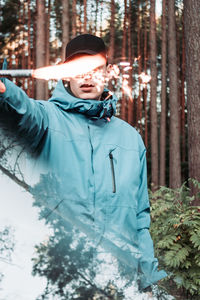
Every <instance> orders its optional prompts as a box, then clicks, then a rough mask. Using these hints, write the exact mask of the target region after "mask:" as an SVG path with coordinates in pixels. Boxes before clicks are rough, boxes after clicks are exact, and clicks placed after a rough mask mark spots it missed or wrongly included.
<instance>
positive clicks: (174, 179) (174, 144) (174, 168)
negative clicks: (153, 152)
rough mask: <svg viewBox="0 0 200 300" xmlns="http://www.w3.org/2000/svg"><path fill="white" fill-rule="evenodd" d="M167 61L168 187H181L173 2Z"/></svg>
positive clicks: (169, 15)
mask: <svg viewBox="0 0 200 300" xmlns="http://www.w3.org/2000/svg"><path fill="white" fill-rule="evenodd" d="M168 61H169V88H170V92H169V99H170V158H169V168H170V172H169V185H170V187H171V188H178V187H180V186H181V159H180V128H179V124H180V123H179V99H178V74H177V52H176V24H175V1H174V0H171V1H168Z"/></svg>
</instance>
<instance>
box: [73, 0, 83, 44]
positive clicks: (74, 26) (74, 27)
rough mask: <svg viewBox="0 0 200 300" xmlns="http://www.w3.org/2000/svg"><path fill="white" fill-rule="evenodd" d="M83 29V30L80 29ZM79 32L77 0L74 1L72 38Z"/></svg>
mask: <svg viewBox="0 0 200 300" xmlns="http://www.w3.org/2000/svg"><path fill="white" fill-rule="evenodd" d="M80 31H81V30H80ZM76 34H77V28H76V0H73V1H72V38H74V37H75V36H76Z"/></svg>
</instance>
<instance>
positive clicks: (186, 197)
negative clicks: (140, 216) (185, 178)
mask: <svg viewBox="0 0 200 300" xmlns="http://www.w3.org/2000/svg"><path fill="white" fill-rule="evenodd" d="M193 183H195V184H196V185H198V187H199V188H200V183H198V182H196V181H193ZM198 196H199V197H200V193H199V195H198ZM150 198H151V217H152V224H151V235H152V238H153V240H154V243H155V252H156V256H157V257H158V258H159V261H160V267H161V268H164V269H165V270H166V271H167V272H168V274H169V277H168V279H167V280H168V281H173V282H174V283H175V284H176V286H177V287H178V288H180V287H181V288H183V289H184V290H185V294H189V295H190V296H191V295H192V297H198V296H200V251H199V250H200V206H192V201H193V200H194V196H190V190H189V188H188V187H187V186H186V184H183V185H182V187H181V188H180V189H175V190H173V189H169V188H166V187H161V188H160V189H159V190H157V191H156V192H154V193H150ZM190 299H191V298H190ZM193 299H195V298H193Z"/></svg>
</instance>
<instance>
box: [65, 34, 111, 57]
mask: <svg viewBox="0 0 200 300" xmlns="http://www.w3.org/2000/svg"><path fill="white" fill-rule="evenodd" d="M78 54H90V55H95V54H102V55H103V56H105V58H106V46H105V44H104V41H103V40H102V39H101V38H100V37H97V36H95V35H92V34H81V35H78V36H77V37H75V38H74V39H72V40H71V41H70V42H69V43H68V44H67V46H66V50H65V62H66V61H69V60H71V59H72V58H73V57H74V56H75V55H78Z"/></svg>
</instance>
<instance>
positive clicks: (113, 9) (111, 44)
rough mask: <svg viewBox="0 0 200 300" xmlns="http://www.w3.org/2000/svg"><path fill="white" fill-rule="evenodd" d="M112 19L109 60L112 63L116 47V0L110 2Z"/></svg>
mask: <svg viewBox="0 0 200 300" xmlns="http://www.w3.org/2000/svg"><path fill="white" fill-rule="evenodd" d="M110 10H111V19H110V46H109V55H108V56H109V61H110V63H111V64H113V62H114V49H115V0H111V3H110Z"/></svg>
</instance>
